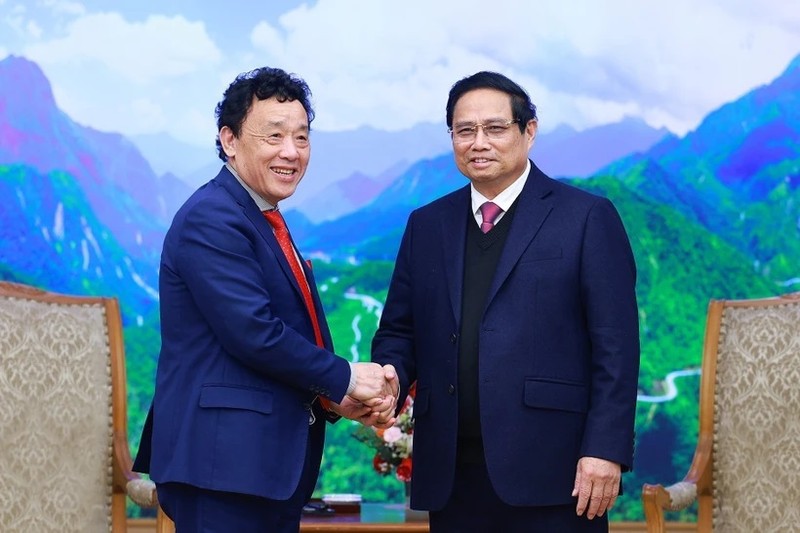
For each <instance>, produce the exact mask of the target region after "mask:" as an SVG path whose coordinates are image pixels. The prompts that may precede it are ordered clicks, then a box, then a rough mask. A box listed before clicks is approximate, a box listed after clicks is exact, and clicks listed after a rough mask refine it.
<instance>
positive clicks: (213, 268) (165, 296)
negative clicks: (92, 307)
mask: <svg viewBox="0 0 800 533" xmlns="http://www.w3.org/2000/svg"><path fill="white" fill-rule="evenodd" d="M304 268H305V273H306V276H307V278H308V281H309V285H310V287H311V292H312V295H313V299H314V303H315V306H316V310H317V316H318V317H320V321H321V327H322V334H323V338H324V341H325V345H326V348H327V350H326V349H322V348H319V347H317V346H316V344H315V340H314V331H313V328H312V325H311V320H310V318H309V315H308V312H307V310H306V308H305V304H304V303H303V298H302V295H301V292H300V288H299V286H298V285H297V282H296V281H295V279H294V276H293V275H292V271H291V268H290V267H289V264H288V262H287V261H286V259H285V257H284V255H283V253H282V251H281V248H280V246H279V244H278V242H277V240H276V239H275V236H274V235H273V232H272V229H271V228H270V226H269V224H268V223H267V221H266V220H265V219H264V217H263V215H262V213H261V212H260V211H259V209H258V207H257V206H256V204H255V202H254V201H253V200H252V198H251V197H250V196H249V195H248V193H247V191H245V189H244V188H243V187H242V186H241V184H239V182H238V181H237V180H236V178H235V177H234V176H233V175H232V174H231V173H230V172H229V171H228V170H227V168H225V167H223V168H222V170H221V171H220V173H219V174H218V175H217V177H216V178H214V179H213V180H211V181H210V182H209V183H207V184H206V185H204V186H203V187H202V188H200V189H199V190H198V191H197V192H196V193H195V194H194V195H192V197H191V198H190V199H189V200H188V201H187V202H186V204H185V205H184V206H183V207H182V208H181V209H180V210H179V211H178V213H177V215H176V216H175V219H174V221H173V223H172V226H171V227H170V229H169V231H168V233H167V236H166V239H165V242H164V250H163V253H162V257H161V270H160V278H159V292H160V305H161V337H162V346H161V353H160V356H159V361H158V371H157V375H156V387H155V394H154V398H153V407H152V409H151V420H150V421H149V423H148V424H147V427H146V428H145V431H144V433H143V436H142V444H141V446H142V449H141V451H140V454H139V457H137V467H138V469H140V470H142V471H149V473H150V475H151V478H152V479H153V480H155V481H156V482H182V483H188V484H191V485H194V486H197V487H201V488H207V489H212V490H220V491H231V492H238V493H244V494H251V495H257V496H262V497H266V498H271V499H278V500H282V499H286V498H288V497H289V496H291V495H292V494H293V493H294V491H295V489H296V488H297V486H298V480H299V478H300V474H301V471H302V468H303V463H304V461H305V458H306V449H307V447H308V446H312V447H313V449H312V454H311V455H312V457H313V458H314V460H315V461H316V464H315V465H314V468H317V469H318V468H319V459H320V457H321V453H322V446H323V442H322V441H323V438H324V437H323V434H324V429H322V427H317V425H319V426H324V422H323V420H324V419H325V416H324V415H323V414H322V412H321V410H320V409H319V408H318V407H316V405H317V404H318V402H314V406H315V407H314V409H315V410H316V413H315V414H316V416H317V420H318V422H317V423H316V424H315V426H314V428H312V431H309V418H310V412H309V405H310V404H311V403H312V401H313V400H314V398H315V396H316V395H317V394H320V395H323V396H326V397H329V398H330V399H332V400H334V401H337V402H338V401H341V399H342V398H343V397H344V395H345V392H346V390H347V386H348V383H349V378H350V369H349V365H348V363H347V361H345V360H344V359H342V358H340V357H338V356H336V355H335V354H333V353H332V352H331V351H329V350H332V342H331V337H330V332H329V330H328V326H327V323H326V322H325V318H324V313H323V309H322V305H321V304H320V301H319V296H318V294H317V291H316V286H315V283H314V278H313V274H312V272H311V269H309V268H307V267H306V266H305V265H304ZM312 489H313V487H311V488H308V490H309V493H310V491H311V490H312Z"/></svg>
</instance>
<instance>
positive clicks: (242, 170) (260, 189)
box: [219, 98, 311, 205]
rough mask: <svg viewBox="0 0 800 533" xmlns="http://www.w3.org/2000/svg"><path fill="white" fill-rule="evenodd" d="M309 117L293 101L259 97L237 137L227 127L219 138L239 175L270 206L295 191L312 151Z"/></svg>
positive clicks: (298, 104)
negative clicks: (260, 98) (261, 98)
mask: <svg viewBox="0 0 800 533" xmlns="http://www.w3.org/2000/svg"><path fill="white" fill-rule="evenodd" d="M308 135H309V131H308V116H307V115H306V111H305V109H303V105H302V104H301V103H300V102H298V101H297V100H295V101H286V102H279V101H278V100H277V99H275V98H269V99H267V100H259V99H257V98H253V104H252V106H251V107H250V110H249V111H248V112H247V116H246V117H245V119H244V123H243V124H242V129H241V131H240V132H239V137H234V135H233V131H232V130H231V129H230V128H228V127H227V126H225V127H223V128H222V129H221V130H220V132H219V136H220V141H221V142H222V147H223V149H224V150H225V154H227V156H228V162H229V163H230V164H231V166H233V168H234V169H236V172H237V173H238V174H239V177H241V178H242V180H243V181H244V182H245V183H246V184H247V185H248V186H249V187H250V188H251V189H253V190H254V191H255V192H257V193H258V194H259V195H260V196H261V197H262V198H264V199H265V200H267V201H268V202H269V203H271V204H272V205H277V204H278V202H279V201H281V200H283V199H285V198H288V197H289V196H291V195H292V194H294V191H295V189H297V185H298V183H300V180H301V179H303V174H305V172H306V167H307V166H308V159H309V157H310V154H311V147H310V144H309V138H308Z"/></svg>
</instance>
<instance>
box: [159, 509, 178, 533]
mask: <svg viewBox="0 0 800 533" xmlns="http://www.w3.org/2000/svg"><path fill="white" fill-rule="evenodd" d="M156 533H175V524H174V523H173V522H172V520H170V518H169V517H168V516H167V515H166V514H164V511H163V510H162V509H161V507H159V508H158V514H157V515H156Z"/></svg>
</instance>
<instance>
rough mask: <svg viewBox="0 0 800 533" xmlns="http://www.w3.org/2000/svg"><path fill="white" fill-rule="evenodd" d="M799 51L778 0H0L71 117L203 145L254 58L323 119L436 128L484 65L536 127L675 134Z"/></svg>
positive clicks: (323, 126) (790, 5) (2, 27)
mask: <svg viewBox="0 0 800 533" xmlns="http://www.w3.org/2000/svg"><path fill="white" fill-rule="evenodd" d="M254 6H256V7H254ZM798 53H800V9H798V8H797V5H796V2H795V1H786V0H759V2H751V1H749V0H671V1H669V2H667V1H661V0H654V1H652V2H638V1H634V0H629V1H626V0H606V1H602V2H598V1H593V0H573V1H569V0H540V1H530V0H493V1H492V2H486V1H485V0H453V1H441V2H432V1H431V0H405V1H403V2H397V1H390V0H318V1H316V2H298V1H284V2H281V1H262V2H256V1H246V0H225V1H219V2H217V1H215V2H205V1H203V2H200V1H190V0H178V1H176V0H161V1H159V2H142V1H141V0H140V1H130V0H123V1H115V2H108V1H101V0H86V1H64V0H33V1H31V0H26V1H20V0H0V58H2V57H5V56H6V55H8V54H15V55H21V56H24V57H27V58H28V59H31V60H33V61H35V62H36V63H38V64H39V65H40V66H41V67H42V69H43V70H44V72H45V74H46V75H47V77H48V78H49V79H50V80H51V83H52V84H53V90H54V93H55V96H56V100H57V102H58V105H59V106H60V107H61V108H62V109H63V110H64V111H65V112H67V114H69V115H70V116H71V117H72V118H73V119H74V120H77V121H78V122H80V123H82V124H85V125H88V126H92V127H94V128H97V129H100V130H103V131H117V132H121V133H125V134H130V135H136V134H146V133H157V132H167V133H169V134H170V135H172V136H173V137H175V138H177V139H179V140H182V141H186V142H190V143H193V144H198V145H201V144H203V145H207V144H208V143H209V142H210V141H209V139H212V140H213V135H214V133H215V132H214V118H213V109H214V105H215V104H216V102H217V101H218V100H219V98H220V96H221V94H222V92H223V90H224V89H225V87H226V86H227V85H228V83H230V81H231V80H232V79H233V78H234V76H235V75H236V74H237V73H239V72H242V71H245V70H249V69H251V68H254V67H257V66H261V65H271V66H279V67H282V68H284V69H286V70H289V71H292V72H296V73H297V74H299V75H300V76H302V77H303V78H305V79H306V80H307V81H308V82H309V85H310V86H311V89H312V92H313V93H314V101H315V105H316V110H317V120H316V121H315V123H314V127H315V128H316V129H319V130H326V131H339V130H347V129H353V128H357V127H360V126H365V125H369V126H373V127H375V128H379V129H386V130H399V129H405V128H409V127H411V126H413V125H414V124H417V123H420V122H437V123H440V122H443V115H444V105H445V101H446V97H447V91H448V89H449V87H450V86H451V85H452V83H453V82H455V81H456V80H457V79H459V78H461V77H463V76H465V75H468V74H471V73H473V72H476V71H478V70H484V69H489V70H497V71H500V72H503V73H505V74H507V75H509V76H510V77H512V78H513V79H515V80H517V81H519V82H520V83H521V84H522V85H523V86H525V88H526V89H528V91H529V92H530V93H531V96H532V97H533V100H534V102H535V103H536V104H537V105H538V106H539V111H540V124H541V127H542V129H543V131H547V130H548V129H551V128H553V127H555V126H556V125H557V124H560V123H566V124H569V125H571V126H573V127H575V128H577V129H583V128H586V127H590V126H595V125H599V124H605V123H609V122H615V121H617V120H619V119H621V118H622V117H624V116H635V117H640V118H642V119H644V120H645V121H646V122H648V123H649V124H651V125H652V126H654V127H662V126H664V127H667V128H669V129H670V130H672V131H674V132H676V133H680V134H682V133H685V132H687V131H689V130H691V129H693V128H694V127H696V126H697V124H698V122H699V121H700V120H701V119H702V118H703V116H705V115H706V114H707V113H708V112H709V111H711V110H713V109H715V108H716V107H718V106H720V105H722V104H723V103H725V102H728V101H730V100H732V99H735V98H737V97H738V96H740V95H741V94H743V93H744V92H746V91H748V90H750V89H751V88H753V87H755V86H757V85H760V84H763V83H767V82H769V81H770V80H771V79H773V78H774V77H775V76H777V75H778V74H780V72H781V71H782V70H783V69H784V68H785V67H786V65H787V64H788V63H789V61H790V60H791V59H792V58H793V57H795V56H796V55H797V54H798Z"/></svg>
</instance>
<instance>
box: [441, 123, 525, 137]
mask: <svg viewBox="0 0 800 533" xmlns="http://www.w3.org/2000/svg"><path fill="white" fill-rule="evenodd" d="M516 122H519V120H518V119H511V120H508V121H506V122H502V121H492V122H487V123H486V124H480V123H478V124H461V125H459V126H456V128H455V129H453V128H448V129H447V131H448V132H450V134H451V135H452V136H453V140H454V141H455V142H459V143H463V142H472V141H474V140H475V138H476V137H477V136H478V128H481V129H482V130H483V134H484V135H486V136H487V137H488V138H489V139H492V140H495V141H496V140H498V139H502V138H503V137H505V135H506V133H507V132H508V128H510V127H511V125H512V124H514V123H516Z"/></svg>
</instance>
